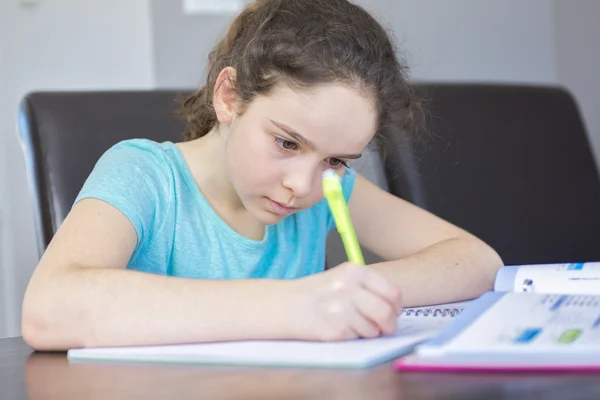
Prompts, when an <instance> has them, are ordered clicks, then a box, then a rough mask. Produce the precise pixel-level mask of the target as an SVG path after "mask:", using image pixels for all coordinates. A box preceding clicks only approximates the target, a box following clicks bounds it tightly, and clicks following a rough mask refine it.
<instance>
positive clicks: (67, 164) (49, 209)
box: [18, 90, 186, 254]
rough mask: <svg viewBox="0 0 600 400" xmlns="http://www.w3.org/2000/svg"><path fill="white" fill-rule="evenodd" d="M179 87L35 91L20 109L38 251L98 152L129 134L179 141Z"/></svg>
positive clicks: (45, 244) (77, 190)
mask: <svg viewBox="0 0 600 400" xmlns="http://www.w3.org/2000/svg"><path fill="white" fill-rule="evenodd" d="M180 94H186V93H185V92H179V91H168V90H165V91H122V92H121V91H117V92H110V91H106V92H37V93H31V94H29V95H27V96H26V97H25V98H24V99H23V101H22V102H21V106H20V109H19V116H18V121H19V131H20V134H21V142H22V147H23V149H24V152H25V159H26V165H27V173H28V177H29V184H30V187H31V191H32V192H33V193H32V197H33V201H34V207H35V221H36V232H37V242H38V250H39V252H40V254H41V253H43V251H44V250H45V249H46V246H47V245H48V243H49V242H50V239H51V238H52V236H53V235H54V233H55V232H56V230H57V229H58V227H59V226H60V224H61V223H62V222H63V220H64V218H65V217H66V215H67V214H68V212H69V210H70V208H71V206H72V204H73V201H74V200H75V198H76V196H77V194H78V193H79V190H80V189H81V187H82V185H83V183H84V182H85V180H86V178H87V177H88V175H89V174H90V173H91V172H92V169H93V167H94V165H95V164H96V162H97V161H98V159H99V158H100V156H101V155H102V154H103V153H104V152H105V151H106V150H108V148H110V147H111V146H112V145H114V144H116V143H118V142H119V141H121V140H125V139H131V138H148V139H152V140H156V141H161V142H162V141H167V140H168V141H179V140H180V139H181V138H182V134H183V127H184V121H183V120H182V119H180V118H177V117H175V116H173V115H172V114H171V111H173V110H174V108H175V106H176V103H175V100H176V99H177V97H178V96H179V95H180Z"/></svg>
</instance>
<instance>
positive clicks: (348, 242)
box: [323, 169, 365, 265]
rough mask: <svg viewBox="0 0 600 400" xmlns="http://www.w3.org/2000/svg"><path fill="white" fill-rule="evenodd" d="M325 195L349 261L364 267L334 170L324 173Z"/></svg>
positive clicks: (348, 211) (338, 179) (337, 176)
mask: <svg viewBox="0 0 600 400" xmlns="http://www.w3.org/2000/svg"><path fill="white" fill-rule="evenodd" d="M323 195H324V196H325V198H326V199H327V203H328V204H329V208H330V209H331V213H332V214H333V219H334V221H335V226H336V228H337V230H338V232H339V233H340V236H341V237H342V242H343V243H344V248H345V249H346V254H347V255H348V261H350V262H351V263H353V264H358V265H364V264H365V260H364V259H363V255H362V251H361V250H360V244H359V243H358V239H357V238H356V233H355V232H354V226H353V225H352V220H351V219H350V210H348V205H347V204H346V199H344V193H343V192H342V184H341V182H340V177H339V175H338V174H337V173H336V172H335V171H334V170H332V169H328V170H326V171H325V172H323Z"/></svg>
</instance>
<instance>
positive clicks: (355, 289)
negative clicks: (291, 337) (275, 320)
mask: <svg viewBox="0 0 600 400" xmlns="http://www.w3.org/2000/svg"><path fill="white" fill-rule="evenodd" d="M292 286H293V289H292V299H293V300H292V303H293V306H292V307H293V309H294V316H295V317H296V325H295V326H294V330H295V336H296V337H298V338H299V339H305V340H323V341H334V340H347V339H355V338H359V337H364V338H372V337H376V336H379V335H381V334H391V333H393V332H394V331H395V330H396V320H397V318H398V316H399V315H400V312H401V311H402V306H401V293H400V290H399V289H398V288H396V287H395V286H393V285H392V284H390V283H389V282H388V281H387V280H386V279H385V278H384V277H383V276H381V275H380V274H379V273H377V272H375V271H374V270H373V269H370V268H369V267H368V266H361V265H355V264H350V263H344V264H341V265H339V266H337V267H335V268H332V269H330V270H328V271H325V272H323V273H321V274H317V275H312V276H309V277H306V278H302V279H299V280H297V281H294V284H293V285H292Z"/></svg>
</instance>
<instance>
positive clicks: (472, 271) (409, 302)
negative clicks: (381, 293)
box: [371, 235, 503, 307]
mask: <svg viewBox="0 0 600 400" xmlns="http://www.w3.org/2000/svg"><path fill="white" fill-rule="evenodd" d="M502 265H503V263H502V260H501V258H500V257H499V256H498V254H497V253H496V252H495V251H494V250H493V249H492V248H490V247H489V246H488V245H486V244H485V243H483V242H482V241H480V240H479V239H477V238H474V237H472V236H469V235H464V236H459V237H456V238H452V239H448V240H445V241H442V242H439V243H436V244H435V245H433V246H430V247H428V248H426V249H423V250H422V251H419V252H418V253H414V254H411V255H410V256H408V257H405V258H402V259H399V260H394V261H387V262H382V263H378V264H374V265H372V266H371V267H372V268H375V269H376V270H377V271H378V272H380V273H381V274H383V275H384V276H385V277H387V278H388V279H389V280H390V281H391V282H393V283H394V284H396V285H397V286H398V287H400V288H401V290H402V293H403V304H404V306H405V307H416V306H422V305H429V304H440V303H448V302H454V301H461V300H467V299H472V298H475V297H477V296H479V295H480V294H481V293H483V292H484V291H486V290H490V289H492V288H493V284H494V278H495V276H496V272H497V271H498V268H500V267H501V266H502Z"/></svg>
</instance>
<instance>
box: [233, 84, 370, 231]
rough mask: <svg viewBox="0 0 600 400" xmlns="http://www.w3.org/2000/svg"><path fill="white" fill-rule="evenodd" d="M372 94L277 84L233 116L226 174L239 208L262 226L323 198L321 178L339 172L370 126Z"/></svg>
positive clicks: (335, 87)
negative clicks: (325, 173)
mask: <svg viewBox="0 0 600 400" xmlns="http://www.w3.org/2000/svg"><path fill="white" fill-rule="evenodd" d="M376 118H377V115H376V111H375V106H374V102H373V100H372V99H371V98H370V96H367V95H366V94H365V93H361V92H360V91H358V90H357V89H353V88H350V87H347V86H343V85H341V84H329V85H322V86H318V87H314V88H311V89H303V90H294V89H292V88H290V87H289V86H287V85H279V86H278V87H277V88H276V89H275V90H273V91H272V92H271V94H269V95H268V96H259V97H257V98H255V99H254V100H253V101H252V103H251V104H250V105H249V106H248V107H247V108H246V110H245V111H244V112H243V113H242V114H241V115H237V116H236V117H235V118H233V120H232V122H231V124H230V125H229V128H228V129H227V137H226V153H227V172H228V175H229V177H230V179H231V182H232V185H233V187H234V189H235V190H236V192H237V194H238V196H239V198H240V200H241V201H242V203H243V204H244V206H245V208H246V209H247V210H248V211H249V212H250V214H251V215H253V216H254V218H256V219H257V220H259V221H260V222H262V223H264V224H266V225H270V224H274V223H277V222H278V221H280V220H281V219H283V218H284V217H286V216H287V215H290V214H292V213H294V212H296V211H299V210H302V209H305V208H308V207H310V206H312V205H314V204H315V203H317V202H318V201H320V200H321V199H322V198H323V193H322V180H321V176H322V173H323V171H324V170H326V169H328V168H332V169H334V170H336V171H337V172H338V173H339V174H342V173H343V172H344V169H345V168H346V163H348V162H349V161H350V160H352V159H356V158H358V157H359V156H360V154H361V152H362V151H363V150H364V148H365V147H366V146H367V144H368V143H369V141H370V140H371V139H372V138H373V135H374V133H375V130H376Z"/></svg>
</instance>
